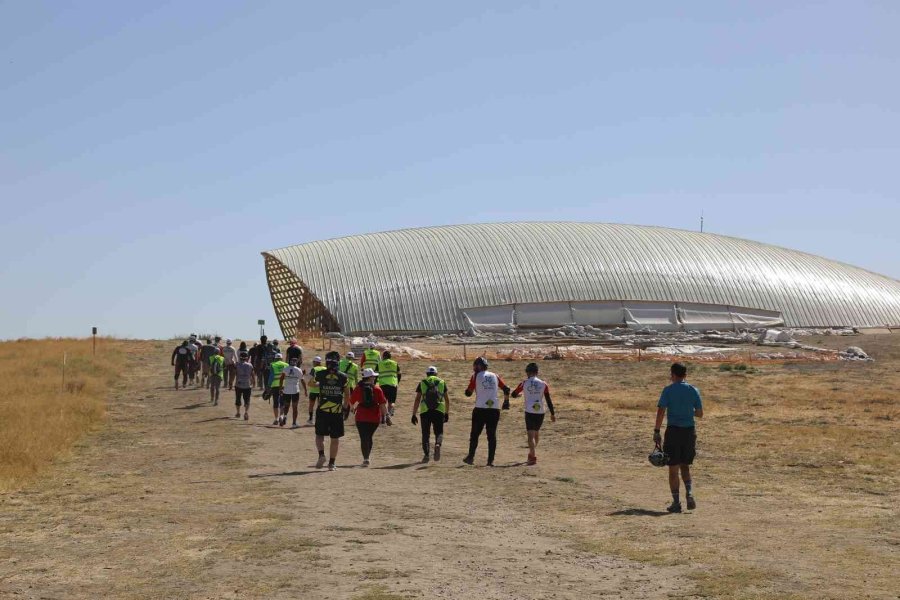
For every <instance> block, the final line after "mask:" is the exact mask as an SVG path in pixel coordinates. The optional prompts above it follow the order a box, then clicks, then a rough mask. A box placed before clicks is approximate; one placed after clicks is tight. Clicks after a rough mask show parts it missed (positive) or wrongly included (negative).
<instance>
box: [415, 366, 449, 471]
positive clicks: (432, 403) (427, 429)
mask: <svg viewBox="0 0 900 600" xmlns="http://www.w3.org/2000/svg"><path fill="white" fill-rule="evenodd" d="M449 420H450V396H449V394H447V384H446V382H444V380H443V379H441V378H440V377H438V370H437V367H428V369H427V370H426V371H425V379H423V380H422V381H421V382H419V387H418V388H416V399H415V400H414V401H413V411H412V424H413V425H416V424H417V423H419V422H420V421H421V424H422V452H423V456H422V462H423V463H427V462H428V461H429V460H431V458H430V457H431V431H432V430H434V460H435V462H437V461H439V460H441V444H443V443H444V423H446V422H448V421H449Z"/></svg>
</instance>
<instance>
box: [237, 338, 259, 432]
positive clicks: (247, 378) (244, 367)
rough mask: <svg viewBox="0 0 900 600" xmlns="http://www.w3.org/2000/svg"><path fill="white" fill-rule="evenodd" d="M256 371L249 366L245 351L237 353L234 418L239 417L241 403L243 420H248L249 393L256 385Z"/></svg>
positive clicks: (247, 354)
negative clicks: (242, 405)
mask: <svg viewBox="0 0 900 600" xmlns="http://www.w3.org/2000/svg"><path fill="white" fill-rule="evenodd" d="M255 379H256V369H254V368H253V365H251V364H250V354H249V353H248V352H247V351H243V352H240V353H238V364H237V366H236V367H235V373H234V417H235V418H236V419H237V418H239V417H240V416H241V401H243V404H244V420H245V421H246V420H247V419H249V418H250V393H251V392H252V391H253V384H254V383H256V381H255Z"/></svg>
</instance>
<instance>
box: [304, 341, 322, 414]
mask: <svg viewBox="0 0 900 600" xmlns="http://www.w3.org/2000/svg"><path fill="white" fill-rule="evenodd" d="M324 370H325V367H323V366H322V357H321V356H317V357H315V358H314V359H313V361H312V368H310V370H309V383H308V385H307V386H306V391H307V394H306V395H307V397H308V398H309V407H308V408H309V420H308V421H306V425H307V426H312V424H313V411H314V410H315V409H316V403H317V402H318V401H319V381H318V380H317V379H316V375H318V374H319V372H320V371H324Z"/></svg>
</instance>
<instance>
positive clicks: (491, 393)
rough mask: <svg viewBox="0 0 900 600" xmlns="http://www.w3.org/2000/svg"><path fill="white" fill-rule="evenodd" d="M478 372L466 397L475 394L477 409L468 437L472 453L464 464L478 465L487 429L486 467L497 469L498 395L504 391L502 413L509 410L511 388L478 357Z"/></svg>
mask: <svg viewBox="0 0 900 600" xmlns="http://www.w3.org/2000/svg"><path fill="white" fill-rule="evenodd" d="M472 370H473V371H475V372H474V374H473V375H472V378H471V379H470V380H469V386H468V387H467V388H466V391H465V394H466V397H470V396H471V395H472V394H473V393H474V394H475V408H473V409H472V431H471V432H470V434H469V453H468V454H467V455H466V457H465V458H464V459H463V462H464V463H466V464H468V465H471V464H473V463H474V462H475V450H477V449H478V438H479V437H481V432H482V431H483V430H485V429H487V439H488V459H487V466H489V467H493V466H494V456H495V455H496V452H497V425H498V424H499V423H500V406H499V405H500V401H499V400H498V399H497V392H498V391H499V390H503V410H509V386H507V385H506V384H505V383H503V379H501V378H500V376H499V375H497V374H496V373H492V372H490V371H488V362H487V359H485V358H484V357H483V356H479V357H478V358H476V359H475V361H474V362H473V363H472Z"/></svg>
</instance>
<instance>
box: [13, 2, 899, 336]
mask: <svg viewBox="0 0 900 600" xmlns="http://www.w3.org/2000/svg"><path fill="white" fill-rule="evenodd" d="M487 5H490V6H489V7H488V6H487ZM897 31H900V4H898V3H896V2H892V1H885V2H855V3H847V2H808V3H806V2H789V3H788V2H753V3H723V2H691V3H675V2H656V3H600V2H574V1H573V2H491V3H476V2H453V3H451V2H441V3H438V2H341V3H337V2H333V3H326V2H289V1H285V2H260V1H254V2H227V1H217V2H201V1H195V2H113V1H109V2H90V1H88V2H81V3H61V2H41V1H36V0H28V1H25V0H22V1H18V2H0V49H2V63H0V200H2V206H3V216H4V218H3V219H2V221H0V251H2V255H3V259H2V260H0V281H2V284H3V285H2V287H3V289H4V291H5V294H4V299H3V302H2V312H0V338H16V337H20V336H31V337H40V336H56V335H84V334H87V333H89V331H90V327H91V326H92V325H97V326H99V327H100V328H101V332H103V333H107V334H112V335H120V336H132V337H169V336H171V335H174V334H176V333H186V332H189V331H199V330H203V331H208V330H218V331H220V332H222V333H224V334H225V335H230V336H232V337H242V336H248V337H249V336H252V335H253V334H254V332H255V331H256V326H255V323H256V320H257V319H259V318H264V319H266V320H267V321H268V322H270V323H273V324H274V314H273V312H272V307H271V304H270V302H269V298H268V292H267V288H266V283H265V274H264V271H263V263H262V258H261V257H260V254H259V253H260V251H262V250H266V249H271V248H277V247H281V246H286V245H291V244H295V243H301V242H305V241H310V240H315V239H321V238H328V237H336V236H343V235H351V234H356V233H362V232H369V231H380V230H385V229H396V228H402V227H414V226H422V225H434V224H449V223H463V222H466V223H468V222H483V221H512V220H579V221H604V222H623V223H640V224H651V225H663V226H671V227H678V228H686V229H691V228H696V227H697V226H698V223H699V216H700V213H701V211H703V212H704V213H705V215H706V224H707V230H708V231H712V232H716V233H724V234H728V235H733V236H738V237H744V238H750V239H754V240H758V241H763V242H769V243H774V244H778V245H781V246H787V247H791V248H796V249H800V250H804V251H808V252H812V253H815V254H820V255H824V256H827V257H829V258H834V259H837V260H841V261H844V262H847V263H851V264H855V265H858V266H861V267H865V268H867V269H870V270H873V271H876V272H880V273H883V274H886V275H889V276H892V277H894V278H900V259H898V257H900V233H898V232H900V229H898V225H897V224H898V223H900V177H898V176H897V168H898V166H897V165H898V157H900V153H898V151H900V83H898V79H897V77H896V70H897V64H900V36H898V35H897ZM348 259H352V257H348ZM276 333H277V332H276Z"/></svg>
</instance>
